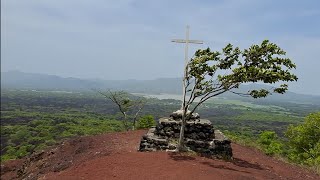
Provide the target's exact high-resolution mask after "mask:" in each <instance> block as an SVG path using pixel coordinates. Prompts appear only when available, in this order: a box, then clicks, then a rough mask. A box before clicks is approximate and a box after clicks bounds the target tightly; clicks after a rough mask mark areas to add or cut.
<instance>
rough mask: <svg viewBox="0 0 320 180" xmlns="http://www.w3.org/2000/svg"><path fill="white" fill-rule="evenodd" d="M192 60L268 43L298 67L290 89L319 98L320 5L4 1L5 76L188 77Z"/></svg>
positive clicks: (233, 0) (253, 0) (307, 1)
mask: <svg viewBox="0 0 320 180" xmlns="http://www.w3.org/2000/svg"><path fill="white" fill-rule="evenodd" d="M186 25H190V39H196V40H203V41H204V44H203V45H198V44H194V45H190V47H189V56H192V54H193V53H194V52H195V51H196V50H197V49H199V48H207V47H210V48H211V49H212V50H221V49H222V47H224V46H225V45H226V44H227V43H231V44H234V45H235V46H239V47H240V49H245V48H248V47H249V46H250V45H251V44H257V43H261V41H262V40H264V39H269V40H270V41H271V42H273V43H276V44H278V45H279V46H280V47H281V48H282V49H284V50H285V51H286V52H287V57H289V58H291V59H292V61H293V62H295V63H296V65H297V69H296V70H295V71H294V72H295V73H296V75H297V76H298V77H299V80H298V82H296V83H291V84H290V85H291V87H289V88H290V90H291V91H293V92H298V93H304V94H315V95H320V83H319V82H320V81H319V80H318V78H319V77H320V76H319V70H318V69H319V67H320V59H319V52H320V1H319V0H304V1H297V0H296V1H294V0H282V1H279V0H268V1H258V0H202V1H200V0H90V1H88V0H86V1H84V0H68V1H66V0H41V1H39V0H2V1H1V71H2V72H4V71H10V70H19V71H23V72H32V73H45V74H52V75H59V76H62V77H77V78H99V79H108V80H119V79H141V80H145V79H156V78H170V77H182V75H183V66H184V45H183V44H176V43H172V42H171V39H175V38H184V37H185V27H186Z"/></svg>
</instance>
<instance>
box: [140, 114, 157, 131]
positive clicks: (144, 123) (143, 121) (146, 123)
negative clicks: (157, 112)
mask: <svg viewBox="0 0 320 180" xmlns="http://www.w3.org/2000/svg"><path fill="white" fill-rule="evenodd" d="M155 125H156V121H155V120H154V117H153V116H151V115H146V116H143V117H141V118H140V119H139V121H138V125H137V129H147V128H150V127H152V126H155Z"/></svg>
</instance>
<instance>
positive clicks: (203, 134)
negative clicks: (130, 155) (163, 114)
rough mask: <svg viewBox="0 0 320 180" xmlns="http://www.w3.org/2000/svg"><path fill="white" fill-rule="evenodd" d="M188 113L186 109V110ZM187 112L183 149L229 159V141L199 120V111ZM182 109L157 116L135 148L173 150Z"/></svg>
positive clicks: (142, 149) (230, 150)
mask: <svg viewBox="0 0 320 180" xmlns="http://www.w3.org/2000/svg"><path fill="white" fill-rule="evenodd" d="M188 113H190V112H188ZM188 113H187V117H189V118H188V119H187V123H186V127H185V143H186V146H187V148H189V149H190V150H193V151H195V152H198V153H201V154H202V155H205V156H209V157H220V158H232V149H231V141H230V140H229V139H228V138H226V137H225V136H224V135H223V134H222V132H220V131H219V130H214V128H213V126H212V124H211V122H210V121H209V120H206V119H200V116H199V114H197V113H194V114H192V115H190V114H188ZM181 118H182V111H181V110H179V111H176V112H173V113H172V114H171V115H170V117H169V118H161V119H159V123H158V125H157V126H156V127H153V128H151V129H149V131H148V133H147V134H145V135H143V137H142V139H141V142H140V147H139V151H157V150H174V149H176V147H177V142H178V139H179V135H180V128H181Z"/></svg>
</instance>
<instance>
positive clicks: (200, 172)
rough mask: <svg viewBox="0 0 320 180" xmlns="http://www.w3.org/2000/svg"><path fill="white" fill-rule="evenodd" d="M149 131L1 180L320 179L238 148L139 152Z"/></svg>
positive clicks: (53, 154)
mask: <svg viewBox="0 0 320 180" xmlns="http://www.w3.org/2000/svg"><path fill="white" fill-rule="evenodd" d="M144 133H145V131H131V132H119V133H107V134H102V135H97V136H87V137H79V138H74V139H70V140H67V141H65V142H63V143H61V144H60V145H58V146H56V147H54V148H51V149H47V150H46V151H43V152H42V153H37V154H33V155H32V156H31V157H29V158H25V159H22V160H15V161H9V162H7V163H5V164H3V165H1V179H3V180H5V179H22V178H25V179H68V180H70V179H95V180H96V179H126V180H127V179H172V180H173V179H174V180H176V179H184V180H188V179H190V180H191V179H202V180H205V179H261V180H262V179H319V178H320V177H319V176H318V175H316V174H314V173H311V172H308V171H307V170H305V169H302V168H300V167H297V166H293V165H290V164H286V163H284V162H281V161H278V160H276V159H274V158H271V157H268V156H266V155H264V154H262V153H261V152H258V151H257V150H254V149H251V148H248V147H243V146H240V145H237V144H233V146H232V147H233V151H234V160H233V161H230V162H226V161H223V160H217V159H208V158H204V157H198V156H187V155H181V154H175V153H167V152H152V153H145V152H137V147H138V145H139V140H140V138H141V136H142V135H143V134H144ZM17 175H18V176H19V177H18V178H17Z"/></svg>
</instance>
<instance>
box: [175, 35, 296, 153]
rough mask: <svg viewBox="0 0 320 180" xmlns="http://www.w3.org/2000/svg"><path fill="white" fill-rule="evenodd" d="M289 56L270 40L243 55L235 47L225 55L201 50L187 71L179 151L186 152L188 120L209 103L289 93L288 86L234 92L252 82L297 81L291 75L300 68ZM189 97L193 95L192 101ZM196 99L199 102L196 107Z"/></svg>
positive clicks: (188, 64)
mask: <svg viewBox="0 0 320 180" xmlns="http://www.w3.org/2000/svg"><path fill="white" fill-rule="evenodd" d="M285 54H286V52H285V51H284V50H282V49H281V48H280V47H278V46H277V45H276V44H274V43H270V42H269V41H268V40H264V41H263V42H262V43H261V44H260V45H252V46H251V47H249V48H248V49H244V50H243V51H241V50H240V49H239V48H238V47H236V48H234V47H233V45H231V44H228V45H227V46H226V47H225V48H223V49H222V52H219V51H211V50H210V48H207V49H203V50H202V49H199V50H197V51H196V52H195V54H194V57H193V58H191V60H190V61H189V62H188V63H187V65H186V67H185V73H184V74H185V76H184V80H183V81H184V93H183V94H184V97H183V102H182V109H181V110H182V125H181V130H180V137H179V143H178V148H177V150H178V151H180V150H183V149H184V129H185V125H186V119H188V118H189V117H188V116H191V115H192V113H193V112H194V111H195V110H196V109H197V108H198V107H199V106H200V105H201V104H202V103H203V102H205V101H207V100H208V99H210V98H212V97H214V96H218V95H220V94H223V93H225V92H232V93H235V94H238V95H243V96H252V97H254V98H260V97H266V96H268V95H270V94H271V93H272V92H274V93H280V94H283V93H285V92H286V91H287V90H288V85H287V84H281V85H280V86H278V87H275V88H274V89H272V90H270V89H269V90H267V89H253V90H251V91H249V92H244V93H243V92H236V91H234V90H236V89H237V88H239V86H240V84H243V83H248V82H252V83H255V82H262V83H268V84H274V83H276V82H288V81H296V80H297V79H298V78H297V76H296V75H294V74H292V73H291V72H290V70H291V69H293V68H296V65H295V64H294V63H292V62H291V60H290V59H289V58H285V57H283V56H284V55H285ZM186 95H189V98H188V99H187V98H186V97H187V96H186ZM196 98H198V99H199V100H198V101H197V102H196V103H195V104H193V102H194V100H195V99H196ZM192 105H193V106H192ZM189 109H190V111H189Z"/></svg>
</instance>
